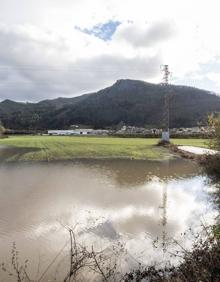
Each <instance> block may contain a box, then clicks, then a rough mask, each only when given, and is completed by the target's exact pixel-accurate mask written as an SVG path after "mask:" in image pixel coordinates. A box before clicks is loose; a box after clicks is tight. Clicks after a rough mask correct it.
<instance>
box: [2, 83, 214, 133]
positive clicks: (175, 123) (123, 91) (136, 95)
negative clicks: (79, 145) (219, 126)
mask: <svg viewBox="0 0 220 282" xmlns="http://www.w3.org/2000/svg"><path fill="white" fill-rule="evenodd" d="M167 91H169V93H170V96H171V99H170V125H171V127H190V126H195V125H197V123H198V122H200V123H203V124H205V123H206V120H207V115H208V114H210V113H213V112H220V97H219V96H217V95H215V94H213V93H211V92H209V91H206V90H201V89H198V88H194V87H187V86H176V85H170V86H169V87H167V86H164V85H162V84H152V83H147V82H143V81H138V80H129V79H122V80H118V81H117V82H116V83H115V84H113V85H112V86H110V87H107V88H105V89H102V90H100V91H98V92H96V93H92V94H85V95H82V96H78V97H74V98H57V99H54V100H44V101H41V102H39V103H17V102H14V101H10V100H5V101H3V102H1V103H0V119H1V120H2V122H3V124H4V125H5V127H7V128H13V129H49V128H50V129H55V128H56V129H58V128H59V129H61V128H68V127H69V126H70V125H71V124H86V125H90V126H93V127H96V128H98V127H99V128H102V127H106V126H113V125H117V124H118V123H120V122H121V121H123V122H124V123H125V124H129V125H136V126H146V125H148V126H154V127H161V125H162V123H163V112H164V100H165V95H166V94H167Z"/></svg>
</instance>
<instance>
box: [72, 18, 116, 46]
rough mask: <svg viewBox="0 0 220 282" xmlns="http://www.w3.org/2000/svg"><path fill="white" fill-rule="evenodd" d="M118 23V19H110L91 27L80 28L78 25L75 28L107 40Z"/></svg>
mask: <svg viewBox="0 0 220 282" xmlns="http://www.w3.org/2000/svg"><path fill="white" fill-rule="evenodd" d="M119 25H120V22H119V21H113V20H110V21H108V22H107V23H100V24H97V25H95V26H93V27H92V28H91V29H88V28H84V29H81V28H80V27H77V29H79V30H81V31H82V32H85V33H87V34H91V35H94V36H96V37H98V38H100V39H102V40H105V41H108V40H111V38H112V35H113V34H114V33H115V31H116V29H117V27H118V26H119Z"/></svg>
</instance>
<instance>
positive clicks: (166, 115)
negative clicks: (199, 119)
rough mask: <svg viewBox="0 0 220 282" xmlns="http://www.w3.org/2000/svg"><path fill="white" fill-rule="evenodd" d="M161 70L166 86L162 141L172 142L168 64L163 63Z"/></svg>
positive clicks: (163, 83)
mask: <svg viewBox="0 0 220 282" xmlns="http://www.w3.org/2000/svg"><path fill="white" fill-rule="evenodd" d="M161 71H162V72H163V82H162V85H164V86H165V91H166V93H165V101H164V118H163V131H162V141H164V142H168V143H169V142H170V132H169V127H170V93H169V90H170V89H169V78H170V75H171V73H170V71H169V66H168V65H162V66H161Z"/></svg>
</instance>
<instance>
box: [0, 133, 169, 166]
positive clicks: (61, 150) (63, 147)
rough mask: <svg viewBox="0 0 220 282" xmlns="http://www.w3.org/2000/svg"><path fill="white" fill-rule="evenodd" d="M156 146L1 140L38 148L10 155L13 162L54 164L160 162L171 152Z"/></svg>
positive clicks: (123, 141)
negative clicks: (85, 160) (109, 160)
mask: <svg viewBox="0 0 220 282" xmlns="http://www.w3.org/2000/svg"><path fill="white" fill-rule="evenodd" d="M156 143H157V139H141V138H140V139H139V138H113V137H86V136H85V137H84V136H83V137H76V136H73V137H70V136H11V137H9V138H8V139H2V140H0V145H7V146H13V147H18V148H19V147H20V148H21V147H22V148H30V150H31V148H33V149H35V150H34V151H29V152H27V153H24V154H22V155H21V154H16V155H12V156H9V157H8V160H10V161H11V160H23V161H35V160H36V161H53V160H71V159H75V158H128V159H151V160H159V159H165V158H168V157H169V152H168V151H167V150H166V149H164V148H158V147H155V146H154V145H155V144H156ZM36 149H38V150H36ZM18 151H19V150H18Z"/></svg>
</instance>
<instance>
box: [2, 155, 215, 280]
mask: <svg viewBox="0 0 220 282" xmlns="http://www.w3.org/2000/svg"><path fill="white" fill-rule="evenodd" d="M208 189H210V187H209V186H208V185H207V183H206V179H205V178H204V177H203V176H201V175H200V172H199V168H198V166H197V165H196V163H194V162H191V161H188V160H183V159H175V160H170V161H164V162H152V161H134V160H132V161H128V160H84V161H83V160H81V161H79V160H78V161H73V162H60V163H59V162H58V163H32V164H31V163H13V164H6V163H1V164H0V195H1V196H0V262H2V261H4V262H5V263H6V265H8V267H9V268H10V260H11V248H12V243H13V242H16V247H17V249H18V250H19V256H20V259H21V260H23V259H29V271H30V273H31V276H32V277H33V279H37V277H38V278H39V277H40V275H41V274H42V273H43V271H44V270H45V268H46V267H47V265H48V264H49V263H50V262H51V261H52V260H53V259H54V258H55V257H56V255H57V254H59V253H60V252H61V253H60V254H59V256H58V257H57V259H56V260H55V262H54V264H53V266H52V267H51V268H50V271H49V272H48V274H47V275H46V276H45V277H43V279H42V280H41V281H48V279H51V278H54V277H55V276H54V275H55V274H54V273H55V272H56V270H57V268H58V267H59V271H58V274H57V272H56V275H60V276H59V278H57V279H58V281H62V278H61V277H62V275H64V272H65V271H67V269H66V264H65V260H66V258H67V254H68V250H69V244H68V239H69V237H68V236H69V235H68V232H67V230H66V229H65V226H69V227H74V228H75V229H74V230H75V232H76V234H77V238H78V240H79V241H80V242H81V243H83V244H85V245H87V246H88V247H89V246H91V245H93V246H94V248H96V249H97V250H100V249H103V248H106V247H109V246H112V245H114V244H117V242H119V241H120V242H123V244H124V246H125V248H126V257H127V259H126V262H127V263H128V261H129V264H132V263H136V262H141V263H144V264H150V263H154V262H158V263H161V262H163V261H165V260H167V259H170V257H169V251H170V248H171V249H172V248H173V246H169V245H168V243H167V244H166V249H165V250H164V245H165V243H164V239H167V242H168V241H169V240H170V238H175V239H178V240H181V242H182V244H183V245H184V246H190V244H191V239H190V238H183V237H182V236H181V233H183V232H184V231H186V230H187V229H188V228H190V227H193V228H199V226H200V224H201V220H203V221H204V220H205V221H206V222H211V221H212V220H213V218H214V211H213V209H212V207H211V204H210V199H209V196H208V193H207V190H208ZM164 220H165V221H164ZM154 240H157V244H158V248H155V247H154V246H153V241H154ZM61 250H62V251H61ZM173 263H176V261H175V260H174V261H173ZM0 278H1V279H2V280H1V279H0V281H13V280H10V278H9V277H8V276H7V274H5V273H3V272H2V271H1V270H0ZM59 279H60V280H59Z"/></svg>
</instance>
